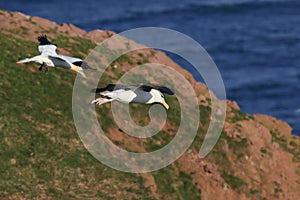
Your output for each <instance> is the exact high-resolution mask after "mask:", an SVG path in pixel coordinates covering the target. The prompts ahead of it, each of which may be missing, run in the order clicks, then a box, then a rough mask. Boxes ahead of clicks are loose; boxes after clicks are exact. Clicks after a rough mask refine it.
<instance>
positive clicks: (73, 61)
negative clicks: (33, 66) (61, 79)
mask: <svg viewBox="0 0 300 200" xmlns="http://www.w3.org/2000/svg"><path fill="white" fill-rule="evenodd" d="M37 39H38V41H39V46H38V49H39V52H40V53H41V55H38V56H34V57H32V58H25V59H24V60H20V61H18V62H17V63H28V62H36V63H39V64H40V67H39V70H40V71H42V69H43V67H45V68H46V70H45V73H47V72H48V66H49V67H63V68H66V69H70V70H73V71H76V72H78V73H80V74H81V75H82V76H83V77H86V76H85V74H84V73H83V69H90V67H89V66H88V64H87V63H86V62H84V61H83V60H82V59H80V58H74V57H70V56H64V55H59V54H57V53H56V45H55V44H52V43H51V42H50V41H49V40H48V39H47V36H46V35H42V36H39V37H38V38H37Z"/></svg>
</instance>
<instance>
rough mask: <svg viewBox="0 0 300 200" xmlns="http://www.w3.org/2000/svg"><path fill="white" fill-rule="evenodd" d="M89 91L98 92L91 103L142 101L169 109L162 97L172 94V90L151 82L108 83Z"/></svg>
mask: <svg viewBox="0 0 300 200" xmlns="http://www.w3.org/2000/svg"><path fill="white" fill-rule="evenodd" d="M91 92H94V93H96V94H100V96H101V97H100V98H97V99H95V100H93V101H92V102H91V104H94V103H95V104H97V105H101V104H104V103H107V102H112V101H114V100H116V101H120V102H122V103H142V104H152V103H160V104H162V105H163V106H164V107H165V108H166V109H169V105H168V104H167V103H166V101H165V99H164V95H163V93H165V94H169V95H173V94H174V92H173V91H172V90H171V89H169V88H167V87H165V86H160V85H153V84H140V85H129V86H128V85H121V84H108V85H107V86H106V87H105V88H95V89H93V90H92V91H91Z"/></svg>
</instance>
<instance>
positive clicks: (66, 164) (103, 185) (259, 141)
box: [0, 11, 300, 199]
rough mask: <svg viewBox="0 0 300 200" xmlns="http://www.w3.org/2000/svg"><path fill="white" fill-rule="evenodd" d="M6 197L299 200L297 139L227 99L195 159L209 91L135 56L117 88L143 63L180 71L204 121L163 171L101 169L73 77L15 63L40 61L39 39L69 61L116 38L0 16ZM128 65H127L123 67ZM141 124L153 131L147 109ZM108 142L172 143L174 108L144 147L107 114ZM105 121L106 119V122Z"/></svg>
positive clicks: (0, 142) (156, 54) (136, 146)
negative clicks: (207, 144)
mask: <svg viewBox="0 0 300 200" xmlns="http://www.w3.org/2000/svg"><path fill="white" fill-rule="evenodd" d="M0 21H1V25H0V35H1V37H0V44H1V45H0V52H1V54H0V56H1V59H0V74H1V81H0V102H1V114H0V159H1V162H0V198H1V199H300V191H299V188H300V167H299V164H300V148H299V147H300V139H299V138H298V137H297V136H294V135H292V134H291V127H290V126H289V125H288V124H287V123H285V122H283V121H280V120H277V119H275V118H273V117H271V116H266V115H261V114H255V115H248V114H246V113H244V112H243V111H241V110H240V108H239V106H238V104H237V103H236V102H232V101H229V100H227V101H226V103H227V114H226V121H225V125H224V129H223V132H222V135H221V137H220V139H219V141H218V143H217V145H216V146H215V147H214V149H213V151H212V152H210V154H209V155H208V156H207V157H205V158H204V159H200V158H199V157H198V151H199V148H200V144H201V142H202V141H203V138H204V136H205V131H206V130H207V128H208V123H209V120H210V111H211V108H210V103H209V102H210V95H209V92H208V90H207V88H206V86H205V85H204V84H202V83H198V82H196V81H195V80H194V79H193V77H192V75H191V74H189V73H188V72H187V71H185V70H184V69H182V68H181V67H180V66H178V65H177V64H176V63H174V62H173V61H172V60H171V59H170V58H169V57H167V56H166V54H164V53H163V52H160V51H155V50H149V49H148V50H147V49H146V50H143V51H141V52H139V53H138V54H137V53H136V54H134V53H131V54H129V55H128V56H126V57H123V59H118V60H117V61H116V62H115V64H116V65H117V66H118V70H117V71H116V70H113V69H110V70H111V71H108V72H107V76H109V78H110V79H111V80H117V79H118V77H119V76H120V75H121V74H122V73H124V72H126V70H128V69H130V67H131V66H132V65H133V64H137V63H139V62H156V63H162V64H166V65H168V66H171V67H173V68H174V69H176V70H177V71H179V72H180V73H181V74H183V75H184V76H185V77H186V79H187V80H189V82H190V83H191V85H193V87H194V89H195V91H196V94H197V97H198V101H199V108H200V112H201V118H200V128H199V130H198V134H197V136H196V139H195V141H194V143H193V144H192V146H191V147H190V148H189V149H188V150H187V151H186V152H185V153H184V155H183V156H181V157H180V158H179V159H178V160H177V161H176V162H174V163H173V164H171V165H169V166H168V167H166V168H163V169H161V170H158V171H155V172H151V173H144V174H130V173H124V172H120V171H117V170H114V169H111V168H109V167H106V166H105V165H103V164H101V163H100V162H98V161H97V160H96V159H94V158H93V157H92V156H91V155H90V154H89V153H88V152H87V150H86V149H85V148H84V146H83V144H82V143H81V141H80V139H79V137H78V135H77V133H76V130H75V126H74V122H73V116H72V102H71V101H72V86H73V82H74V80H75V76H76V74H74V73H71V72H69V71H65V70H63V69H54V70H51V69H50V72H49V73H48V74H47V75H45V74H43V73H41V72H39V71H38V70H37V69H38V67H37V66H36V65H35V64H28V65H23V66H20V65H17V64H16V61H18V60H19V59H21V58H25V57H30V56H33V55H35V54H37V53H38V51H37V42H36V38H37V36H39V35H41V34H47V36H48V37H49V38H50V39H51V40H52V41H53V42H54V43H55V44H57V45H58V46H59V47H60V48H58V51H59V52H60V53H62V54H67V55H73V56H78V57H81V58H84V57H85V56H86V55H87V54H88V53H89V51H90V50H91V49H93V48H94V47H95V46H96V43H100V42H101V41H103V40H105V39H107V38H109V37H111V36H112V35H114V34H115V33H113V32H111V31H103V30H95V31H92V32H85V31H84V30H81V29H79V28H77V27H75V26H74V25H72V24H62V25H58V24H56V23H54V22H51V21H49V20H46V19H42V18H39V17H30V16H26V15H24V14H21V13H10V12H6V11H0ZM125 58H126V59H125ZM133 107H134V108H135V109H136V110H138V111H137V114H136V116H137V117H136V118H135V120H136V121H137V122H138V123H141V124H142V123H146V122H147V119H148V118H147V115H145V114H144V112H143V111H144V110H142V108H141V106H140V105H138V106H136V105H133ZM98 111H99V115H100V116H101V115H105V116H106V119H105V120H104V122H102V123H103V126H105V127H106V130H107V133H108V134H107V136H108V137H109V138H110V139H111V140H112V141H113V142H115V143H116V144H118V145H120V146H121V147H123V148H126V149H129V150H132V151H140V152H144V151H147V150H153V149H157V148H159V147H162V146H164V145H165V144H166V143H167V141H170V140H172V138H173V137H174V134H175V133H176V132H175V131H176V128H177V127H178V124H176V123H175V121H176V119H177V118H176V117H177V116H176V109H173V111H170V119H169V122H167V125H166V126H165V127H164V132H165V134H163V135H160V136H158V137H156V138H154V139H152V140H150V141H146V140H145V141H139V140H138V139H136V138H132V137H128V136H126V134H124V133H122V132H121V131H120V130H119V128H118V127H117V126H116V125H113V121H112V118H111V117H112V116H111V113H110V112H109V105H106V106H103V108H99V110H98ZM102 119H103V118H102Z"/></svg>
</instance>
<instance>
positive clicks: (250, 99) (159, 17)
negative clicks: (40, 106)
mask: <svg viewBox="0 0 300 200" xmlns="http://www.w3.org/2000/svg"><path fill="white" fill-rule="evenodd" d="M0 9H4V10H9V11H20V12H23V13H25V14H28V15H34V16H40V17H44V18H47V19H50V20H53V21H55V22H57V23H62V22H67V23H73V24H75V25H77V26H78V27H80V28H82V29H85V30H87V31H90V30H93V29H108V30H113V31H115V32H121V31H125V30H128V29H132V28H138V27H144V26H159V27H165V28H171V29H174V30H177V31H180V32H182V33H184V34H186V35H188V36H190V37H192V38H194V39H195V40H196V41H198V42H199V43H200V44H201V45H202V46H203V47H204V48H205V49H206V50H207V51H208V53H209V54H210V55H211V57H212V58H213V60H214V61H215V63H216V65H217V66H218V68H219V70H220V72H221V75H222V77H223V80H224V83H225V88H226V93H227V98H228V99H230V100H234V101H237V102H238V103H239V105H240V107H241V109H242V110H243V111H245V112H247V113H250V114H253V113H263V114H268V115H272V116H275V117H276V118H279V119H282V120H285V121H287V122H288V123H289V124H291V126H292V127H293V133H294V134H296V135H300V123H299V122H300V104H299V102H300V101H299V100H300V1H289V0H260V1H259V0H219V1H217V0H204V1H201V0H185V1H182V0H151V1H134V0H130V1H129V0H127V1H126V0H123V1H120V0H85V1H74V0H73V1H71V0H63V1H62V0H48V1H40V0H31V1H24V0H15V1H0ZM174 60H175V61H176V62H178V63H179V64H183V67H186V68H187V69H188V70H190V71H191V72H192V73H193V70H192V69H191V68H190V67H189V66H186V65H185V64H184V61H182V60H181V59H180V58H178V57H174ZM194 76H195V78H197V79H198V80H201V78H200V76H199V75H198V74H195V73H194Z"/></svg>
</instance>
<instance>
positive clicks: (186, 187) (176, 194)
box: [154, 166, 201, 200]
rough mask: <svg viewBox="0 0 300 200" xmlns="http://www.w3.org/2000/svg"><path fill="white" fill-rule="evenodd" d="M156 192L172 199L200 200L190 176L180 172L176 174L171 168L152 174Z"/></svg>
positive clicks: (198, 192)
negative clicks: (156, 188) (156, 186)
mask: <svg viewBox="0 0 300 200" xmlns="http://www.w3.org/2000/svg"><path fill="white" fill-rule="evenodd" d="M154 178H155V182H156V183H157V184H158V191H159V192H160V193H162V194H165V195H167V196H168V197H169V198H170V197H171V198H172V199H197V200H200V199H201V195H200V192H201V191H199V190H198V189H197V188H196V187H195V185H194V184H193V182H192V178H191V176H190V175H188V174H186V173H185V172H182V171H180V172H179V174H176V172H175V171H174V168H173V166H168V167H166V168H164V169H160V170H159V171H157V172H155V173H154Z"/></svg>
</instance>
